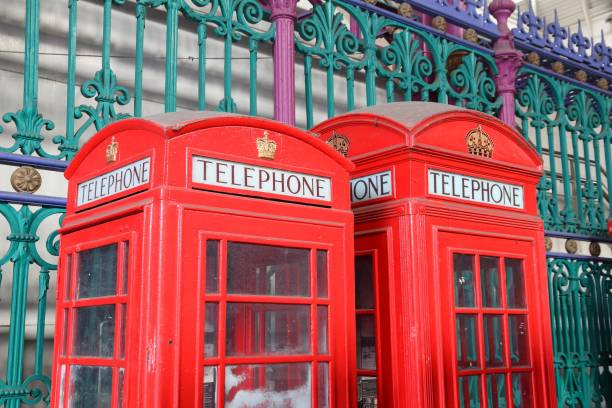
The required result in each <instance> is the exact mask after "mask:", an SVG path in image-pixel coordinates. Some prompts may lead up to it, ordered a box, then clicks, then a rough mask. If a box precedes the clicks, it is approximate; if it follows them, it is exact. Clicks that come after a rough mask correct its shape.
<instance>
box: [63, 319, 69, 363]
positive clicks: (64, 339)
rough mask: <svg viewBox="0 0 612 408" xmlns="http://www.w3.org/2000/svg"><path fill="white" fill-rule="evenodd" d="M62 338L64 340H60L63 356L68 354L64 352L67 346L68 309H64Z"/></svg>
mask: <svg viewBox="0 0 612 408" xmlns="http://www.w3.org/2000/svg"><path fill="white" fill-rule="evenodd" d="M63 336H64V338H63V339H62V356H65V355H66V353H67V352H68V351H67V350H66V346H67V344H68V336H69V334H68V309H64V330H63Z"/></svg>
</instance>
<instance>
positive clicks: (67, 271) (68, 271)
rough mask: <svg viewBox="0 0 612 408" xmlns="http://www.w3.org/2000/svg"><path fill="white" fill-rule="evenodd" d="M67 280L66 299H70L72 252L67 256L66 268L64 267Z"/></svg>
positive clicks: (65, 287) (65, 286)
mask: <svg viewBox="0 0 612 408" xmlns="http://www.w3.org/2000/svg"><path fill="white" fill-rule="evenodd" d="M64 273H65V274H66V275H65V276H66V280H65V285H64V294H65V296H64V300H70V283H71V282H72V254H69V255H68V256H67V257H66V268H65V269H64Z"/></svg>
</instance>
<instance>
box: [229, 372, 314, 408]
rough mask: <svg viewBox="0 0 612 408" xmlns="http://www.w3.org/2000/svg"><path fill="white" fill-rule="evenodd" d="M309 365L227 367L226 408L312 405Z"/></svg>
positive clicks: (287, 407)
mask: <svg viewBox="0 0 612 408" xmlns="http://www.w3.org/2000/svg"><path fill="white" fill-rule="evenodd" d="M310 383H311V381H310V364H309V363H287V364H266V365H260V364H254V365H234V366H227V367H225V404H226V406H227V407H240V408H261V407H282V408H302V407H310V406H311V405H312V400H311V397H312V390H311V385H310Z"/></svg>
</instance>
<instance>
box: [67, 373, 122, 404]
mask: <svg viewBox="0 0 612 408" xmlns="http://www.w3.org/2000/svg"><path fill="white" fill-rule="evenodd" d="M112 390H113V369H112V368H111V367H91V366H80V365H75V366H72V367H70V396H69V401H68V406H70V407H71V408H106V407H110V406H111V397H112Z"/></svg>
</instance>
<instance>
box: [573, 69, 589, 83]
mask: <svg viewBox="0 0 612 408" xmlns="http://www.w3.org/2000/svg"><path fill="white" fill-rule="evenodd" d="M574 78H576V79H577V80H578V81H580V82H586V81H587V79H589V77H588V75H587V73H586V71H585V70H582V69H579V70H578V71H576V72H574Z"/></svg>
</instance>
